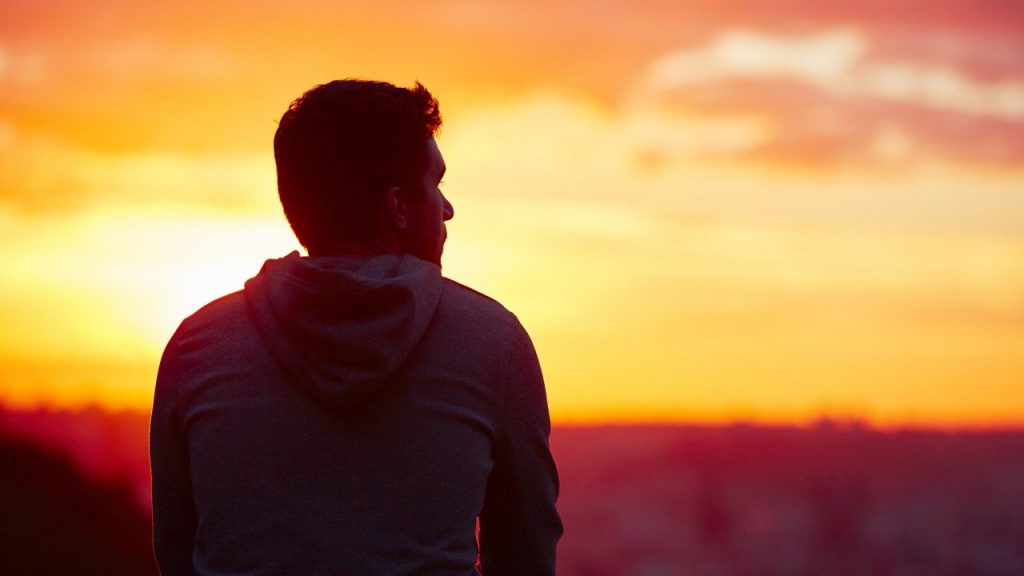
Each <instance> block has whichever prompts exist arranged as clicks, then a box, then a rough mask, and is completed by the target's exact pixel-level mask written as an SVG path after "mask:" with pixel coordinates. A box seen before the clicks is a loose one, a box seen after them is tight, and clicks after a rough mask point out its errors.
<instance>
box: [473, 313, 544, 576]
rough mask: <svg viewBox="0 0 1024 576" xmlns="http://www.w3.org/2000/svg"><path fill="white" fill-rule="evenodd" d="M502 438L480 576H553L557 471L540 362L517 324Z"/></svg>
mask: <svg viewBox="0 0 1024 576" xmlns="http://www.w3.org/2000/svg"><path fill="white" fill-rule="evenodd" d="M505 394H506V400H505V413H504V423H503V431H504V432H503V433H502V434H501V435H500V437H499V439H498V442H497V443H496V446H495V452H494V468H493V469H492V471H491V475H490V477H489V478H488V484H487V493H486V495H485V497H484V505H483V509H482V510H481V512H480V568H481V571H482V573H483V575H484V576H503V575H516V576H545V575H550V574H554V572H555V545H556V543H557V542H558V539H559V537H561V535H562V521H561V519H560V518H559V516H558V511H557V510H556V508H555V501H556V500H557V498H558V470H557V469H556V468H555V462H554V459H553V458H552V456H551V449H550V446H549V444H548V437H549V435H550V433H551V422H550V417H549V415H548V404H547V395H546V393H545V389H544V378H543V376H542V375H541V370H540V363H539V362H538V360H537V353H536V351H535V350H534V348H533V343H532V342H531V341H530V337H529V336H528V335H527V334H526V331H525V330H524V329H523V328H522V326H521V325H519V323H518V322H516V329H515V333H514V336H513V342H512V347H511V354H510V358H509V372H508V382H507V388H506V392H505Z"/></svg>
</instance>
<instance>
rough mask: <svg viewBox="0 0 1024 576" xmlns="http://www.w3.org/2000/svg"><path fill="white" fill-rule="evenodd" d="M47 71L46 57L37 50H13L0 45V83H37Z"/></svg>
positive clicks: (43, 77) (44, 76)
mask: <svg viewBox="0 0 1024 576" xmlns="http://www.w3.org/2000/svg"><path fill="white" fill-rule="evenodd" d="M48 73H49V61H48V59H47V58H46V57H45V56H44V55H43V54H42V53H40V52H38V51H13V50H10V49H5V48H4V47H2V46H0V84H2V83H4V82H11V83H15V84H21V85H31V84H37V83H39V82H40V81H42V80H43V79H45V78H46V76H47V74H48Z"/></svg>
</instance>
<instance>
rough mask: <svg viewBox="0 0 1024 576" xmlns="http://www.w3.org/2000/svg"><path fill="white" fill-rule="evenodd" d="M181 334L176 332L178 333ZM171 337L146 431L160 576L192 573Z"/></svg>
mask: <svg viewBox="0 0 1024 576" xmlns="http://www.w3.org/2000/svg"><path fill="white" fill-rule="evenodd" d="M179 332H180V331H179ZM179 336H180V334H176V335H175V337H174V338H172V339H171V343H170V344H168V345H167V349H166V350H165V351H164V356H163V359H162V360H161V361H160V370H159V372H158V374H157V380H156V391H155V394H154V398H153V413H152V417H151V420H150V430H149V460H150V467H151V472H152V476H153V550H154V552H155V553H156V560H157V564H158V565H159V567H160V573H161V574H162V575H163V576H184V575H191V574H193V573H194V572H193V568H192V549H193V547H194V546H195V533H196V509H195V503H194V501H193V499H192V477H191V474H190V472H189V456H188V444H187V442H186V437H185V433H184V427H183V422H182V419H181V417H180V414H179V411H178V406H177V397H178V392H179V390H180V389H181V387H182V385H183V382H182V380H183V377H182V374H181V371H180V370H179V369H177V368H176V366H177V364H178V361H177V360H178V358H177V356H178V354H179V349H178V347H177V346H176V345H175V343H176V341H177V340H178V338H179Z"/></svg>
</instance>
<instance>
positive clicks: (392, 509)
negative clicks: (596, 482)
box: [150, 253, 562, 576]
mask: <svg viewBox="0 0 1024 576" xmlns="http://www.w3.org/2000/svg"><path fill="white" fill-rule="evenodd" d="M549 432H550V425H549V420H548V410H547V402H546V397H545V391H544V382H543V378H542V377H541V372H540V366H539V364H538V362H537V356H536V353H535V352H534V349H533V345H532V344H531V342H530V338H529V336H528V335H527V334H526V332H525V330H523V327H522V326H521V324H520V323H519V322H518V320H517V319H516V318H515V316H514V315H512V314H511V313H510V312H508V311H507V310H506V309H505V308H504V307H502V306H501V305H500V304H498V303H497V302H495V301H493V300H491V299H489V298H487V297H485V296H483V295H481V294H479V293H477V292H474V291H472V290H470V289H468V288H466V287H464V286H461V285H459V284H457V283H455V282H452V281H450V280H448V279H445V278H443V277H442V276H441V272H440V270H439V269H438V267H437V266H435V265H433V264H430V263H427V262H424V261H421V260H419V259H417V258H415V257H412V256H408V255H406V256H398V255H386V256H378V257H374V258H358V257H345V258H308V257H307V258H303V257H299V255H298V254H297V253H293V254H291V255H289V256H287V257H285V258H281V259H278V260H269V261H267V263H266V264H265V265H264V266H263V269H262V270H261V271H260V273H259V274H258V275H257V276H256V277H254V278H252V279H251V280H249V281H248V282H247V283H246V286H245V290H244V291H241V292H237V293H234V294H230V295H228V296H225V297H223V298H221V299H219V300H216V301H214V302H212V303H210V304H208V305H207V306H206V307H204V308H203V309H201V310H200V311H198V312H197V313H195V314H194V315H192V316H191V317H189V318H188V319H186V320H185V321H184V322H183V323H182V325H181V327H180V328H179V329H178V331H177V332H176V333H175V335H174V336H173V337H172V338H171V341H170V342H169V343H168V345H167V349H166V351H165V352H164V357H163V359H162V361H161V364H160V371H159V374H158V377H157V385H156V393H155V398H154V405H153V417H152V423H151V434H150V443H151V445H150V449H151V462H152V468H153V513H154V520H153V522H154V535H155V541H154V543H155V549H156V554H157V559H158V561H159V564H160V567H161V570H162V571H163V573H164V574H165V575H169V574H175V575H176V574H203V575H207V574H209V575H214V574H217V575H220V574H232V575H242V574H244V575H257V574H282V575H284V574H287V575H294V574H333V575H339V574H353V575H356V574H358V575H378V574H381V575H383V574H394V575H403V574H410V575H411V574H417V575H426V574H436V575H463V574H465V575H469V574H475V573H476V569H475V568H474V565H475V563H476V562H477V559H478V547H477V535H476V526H477V519H478V518H479V528H480V530H479V560H480V568H481V570H482V571H483V574H485V576H492V575H496V574H516V575H527V574H551V573H553V571H554V551H555V543H556V542H557V540H558V538H559V536H560V535H561V532H562V525H561V522H560V520H559V517H558V514H557V512H556V510H555V499H556V497H557V493H558V476H557V472H556V470H555V466H554V462H553V461H552V458H551V453H550V450H549V447H548V434H549Z"/></svg>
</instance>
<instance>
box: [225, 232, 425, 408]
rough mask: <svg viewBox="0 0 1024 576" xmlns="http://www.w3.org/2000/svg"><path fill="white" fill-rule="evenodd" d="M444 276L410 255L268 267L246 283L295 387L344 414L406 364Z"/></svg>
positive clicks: (288, 260)
mask: <svg viewBox="0 0 1024 576" xmlns="http://www.w3.org/2000/svg"><path fill="white" fill-rule="evenodd" d="M442 282H443V280H442V278H441V270H440V268H438V267H437V266H436V265H434V264H431V263H429V262H425V261H423V260H420V259H418V258H416V257H414V256H409V255H395V254H387V255H381V256H374V257H370V258H366V257H355V256H354V257H301V256H299V253H298V252H292V253H291V254H289V255H288V256H285V257H284V258H279V259H275V260H267V262H266V263H265V264H264V265H263V268H262V269H261V270H260V273H259V274H257V275H256V276H255V277H254V278H252V279H250V280H249V281H248V282H246V283H245V295H246V301H247V303H248V306H249V310H250V311H251V313H252V315H253V317H254V318H255V320H256V324H257V325H258V327H259V331H260V335H261V337H262V338H263V341H264V342H265V343H266V345H267V348H268V349H269V350H270V353H271V354H272V355H273V357H274V359H275V360H276V361H277V363H278V364H279V365H280V366H281V367H282V368H284V370H285V371H287V372H288V373H289V374H290V375H291V377H292V380H293V381H294V382H295V383H296V384H297V385H298V386H301V387H303V388H305V389H306V390H307V391H309V392H310V393H312V394H313V395H314V396H316V397H317V398H318V399H320V400H322V401H324V402H326V403H328V404H330V405H332V406H335V407H337V408H345V407H348V406H352V405H354V404H357V403H359V402H361V401H363V400H365V399H366V398H368V397H369V396H370V395H372V394H373V393H374V391H376V390H377V389H378V388H379V387H380V386H381V385H382V384H384V383H385V382H387V381H388V380H389V378H391V376H392V375H394V374H395V372H396V371H398V369H399V368H401V367H402V365H403V364H404V363H405V361H406V360H407V359H408V358H409V355H410V354H411V353H412V352H413V350H414V349H415V348H416V346H417V344H419V342H420V339H421V338H422V337H423V335H424V333H426V331H427V327H428V326H429V325H430V321H431V320H432V319H433V317H434V312H435V311H436V310H437V303H438V301H439V300H440V298H441V285H442Z"/></svg>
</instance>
